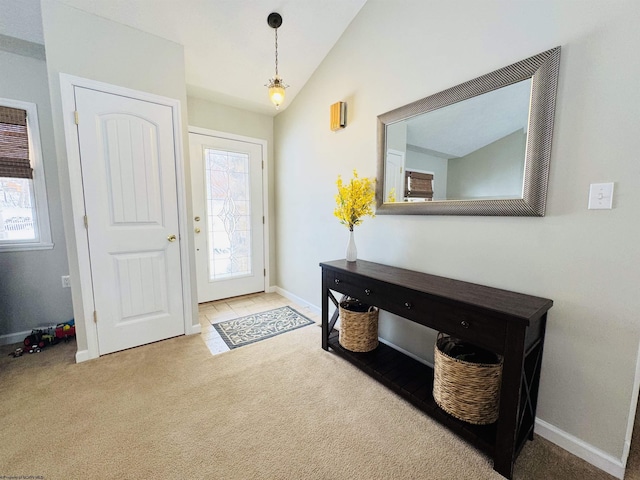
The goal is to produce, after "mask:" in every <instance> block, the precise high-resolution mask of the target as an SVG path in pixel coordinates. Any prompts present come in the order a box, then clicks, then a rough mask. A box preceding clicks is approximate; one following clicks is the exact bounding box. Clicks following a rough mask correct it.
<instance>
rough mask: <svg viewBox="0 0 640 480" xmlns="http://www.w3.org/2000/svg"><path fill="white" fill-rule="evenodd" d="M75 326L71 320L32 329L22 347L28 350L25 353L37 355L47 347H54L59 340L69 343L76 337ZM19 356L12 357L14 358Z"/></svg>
mask: <svg viewBox="0 0 640 480" xmlns="http://www.w3.org/2000/svg"><path fill="white" fill-rule="evenodd" d="M75 325H76V324H75V320H74V319H73V318H72V319H71V320H69V321H68V322H64V323H58V324H57V325H51V326H42V327H36V328H34V329H33V330H31V334H30V335H27V336H26V337H25V339H24V342H23V343H24V346H25V347H27V348H28V350H27V349H25V351H28V353H39V352H40V351H41V350H42V349H43V348H44V347H46V346H47V345H55V344H56V343H58V342H60V341H61V340H64V341H65V342H67V341H69V339H70V338H72V337H75V336H76V326H75ZM20 355H22V354H20ZM20 355H14V357H16V356H20Z"/></svg>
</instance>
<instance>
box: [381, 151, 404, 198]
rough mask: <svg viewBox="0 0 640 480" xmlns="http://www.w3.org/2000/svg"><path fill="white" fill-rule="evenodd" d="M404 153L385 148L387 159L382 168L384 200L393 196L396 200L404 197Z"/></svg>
mask: <svg viewBox="0 0 640 480" xmlns="http://www.w3.org/2000/svg"><path fill="white" fill-rule="evenodd" d="M404 194H405V192H404V153H403V152H399V151H396V150H387V161H386V166H385V169H384V201H385V202H389V201H390V198H395V201H396V202H402V201H403V199H404Z"/></svg>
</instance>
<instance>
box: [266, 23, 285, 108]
mask: <svg viewBox="0 0 640 480" xmlns="http://www.w3.org/2000/svg"><path fill="white" fill-rule="evenodd" d="M267 23H268V24H269V26H270V27H271V28H273V29H274V30H275V31H276V74H275V75H274V76H273V77H272V78H270V79H269V83H267V84H266V85H265V87H267V88H268V89H269V98H270V99H271V102H272V103H273V104H274V105H275V106H276V110H278V109H279V108H280V105H282V102H284V90H285V88H287V87H289V85H287V84H286V83H284V82H283V81H282V78H280V75H278V28H279V27H280V25H282V16H281V15H280V14H279V13H276V12H273V13H270V14H269V16H268V17H267Z"/></svg>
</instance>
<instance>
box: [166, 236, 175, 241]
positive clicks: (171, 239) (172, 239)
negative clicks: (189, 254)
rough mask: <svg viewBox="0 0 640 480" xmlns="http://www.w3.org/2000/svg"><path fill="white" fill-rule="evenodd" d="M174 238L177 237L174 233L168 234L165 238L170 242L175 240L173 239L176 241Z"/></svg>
mask: <svg viewBox="0 0 640 480" xmlns="http://www.w3.org/2000/svg"><path fill="white" fill-rule="evenodd" d="M176 238H177V237H176V236H175V235H169V236H168V237H167V240H169V241H170V242H175V241H176Z"/></svg>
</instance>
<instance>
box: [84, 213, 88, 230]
mask: <svg viewBox="0 0 640 480" xmlns="http://www.w3.org/2000/svg"><path fill="white" fill-rule="evenodd" d="M84 228H87V229H88V228H89V217H87V216H86V215H85V216H84Z"/></svg>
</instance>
